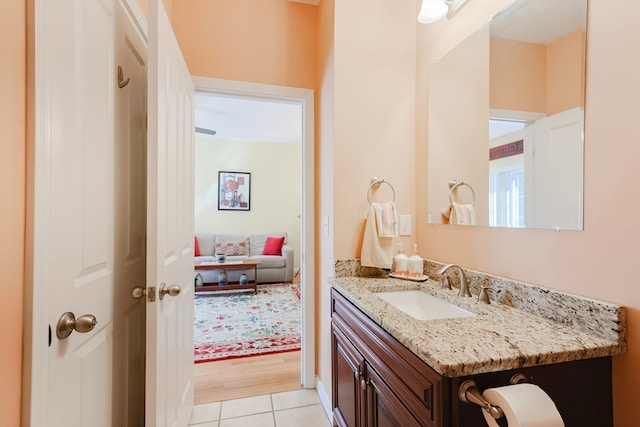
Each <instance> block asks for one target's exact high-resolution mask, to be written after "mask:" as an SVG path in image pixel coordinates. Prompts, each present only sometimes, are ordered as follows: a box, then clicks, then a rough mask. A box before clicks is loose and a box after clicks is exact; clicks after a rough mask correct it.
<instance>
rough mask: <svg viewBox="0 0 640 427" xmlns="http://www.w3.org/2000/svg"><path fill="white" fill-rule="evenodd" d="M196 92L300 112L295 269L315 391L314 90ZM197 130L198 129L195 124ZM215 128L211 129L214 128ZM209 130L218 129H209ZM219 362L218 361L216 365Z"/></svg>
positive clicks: (239, 85)
mask: <svg viewBox="0 0 640 427" xmlns="http://www.w3.org/2000/svg"><path fill="white" fill-rule="evenodd" d="M194 83H195V86H196V91H197V92H199V93H203V94H211V95H214V94H216V95H220V96H227V97H231V98H245V99H254V100H262V101H273V102H275V103H279V104H288V105H295V106H297V108H298V111H299V121H300V123H298V125H299V131H298V132H299V133H300V134H301V135H300V136H299V138H300V139H301V142H300V145H301V147H300V166H301V168H300V171H301V172H300V177H299V183H300V190H301V191H300V193H301V200H300V212H299V214H298V219H299V221H298V223H299V231H300V233H299V244H298V245H296V246H297V247H296V250H297V252H298V257H297V260H296V268H295V269H294V271H295V273H296V276H297V278H299V280H300V282H301V305H302V331H301V337H302V344H301V351H300V361H299V365H300V369H299V371H300V381H299V382H300V384H302V386H303V387H304V388H315V346H314V342H315V338H314V259H315V257H314V185H313V183H314V179H313V178H314V130H313V129H314V126H313V125H314V104H313V102H314V101H313V90H311V89H300V88H290V87H283V86H271V85H262V84H255V83H246V82H237V81H231V80H220V79H210V78H201V77H194ZM196 127H206V126H199V123H198V122H197V121H196ZM212 127H213V129H210V128H212ZM207 130H208V131H213V130H216V129H215V126H208V127H207ZM216 363H219V362H216Z"/></svg>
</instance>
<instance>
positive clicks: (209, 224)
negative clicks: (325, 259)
mask: <svg viewBox="0 0 640 427" xmlns="http://www.w3.org/2000/svg"><path fill="white" fill-rule="evenodd" d="M300 161H301V159H300V145H297V144H282V143H275V142H274V143H265V142H242V141H229V140H221V139H218V138H209V137H196V148H195V174H196V183H195V193H196V194H195V200H196V206H195V232H196V233H224V234H243V235H249V234H258V233H275V232H280V231H286V232H287V233H288V238H287V242H288V244H289V245H290V246H292V247H293V248H294V250H295V259H294V268H295V269H297V268H299V265H300V262H299V256H300V226H301V225H300V219H299V218H298V215H299V214H300V209H301V181H300V173H301V166H300V164H301V163H300ZM218 171H232V172H249V173H251V205H250V208H251V209H250V210H249V211H226V210H222V211H220V210H218Z"/></svg>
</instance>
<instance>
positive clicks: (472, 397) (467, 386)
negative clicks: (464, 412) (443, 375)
mask: <svg viewBox="0 0 640 427" xmlns="http://www.w3.org/2000/svg"><path fill="white" fill-rule="evenodd" d="M523 382H527V377H526V376H525V375H524V374H522V373H518V374H515V375H513V376H512V377H511V379H510V380H509V383H510V384H520V383H523ZM458 397H459V398H460V400H461V401H463V402H464V403H473V404H476V405H478V406H480V407H482V409H484V410H485V411H486V412H487V413H488V414H490V415H491V416H492V417H493V418H494V419H496V420H497V419H499V418H502V417H504V411H503V410H502V409H501V408H500V407H499V406H496V405H492V404H491V403H489V402H487V401H486V400H485V399H484V398H483V397H482V393H481V392H480V390H479V389H478V385H477V384H476V382H475V381H474V380H466V381H464V382H463V383H462V384H460V388H458Z"/></svg>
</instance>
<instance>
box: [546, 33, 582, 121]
mask: <svg viewBox="0 0 640 427" xmlns="http://www.w3.org/2000/svg"><path fill="white" fill-rule="evenodd" d="M585 38H586V37H585V33H584V32H583V31H582V30H581V29H580V28H578V29H576V30H574V31H572V32H571V33H569V34H566V35H564V36H562V37H560V38H559V39H558V40H555V41H554V42H553V43H550V44H549V46H548V47H547V115H549V116H550V115H552V114H556V113H559V112H561V111H566V110H569V109H571V108H574V107H577V106H582V105H584V84H585V43H586V40H585Z"/></svg>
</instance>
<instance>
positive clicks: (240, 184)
mask: <svg viewBox="0 0 640 427" xmlns="http://www.w3.org/2000/svg"><path fill="white" fill-rule="evenodd" d="M250 209H251V174H250V173H249V172H227V171H219V172H218V210H221V211H248V210H250Z"/></svg>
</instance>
